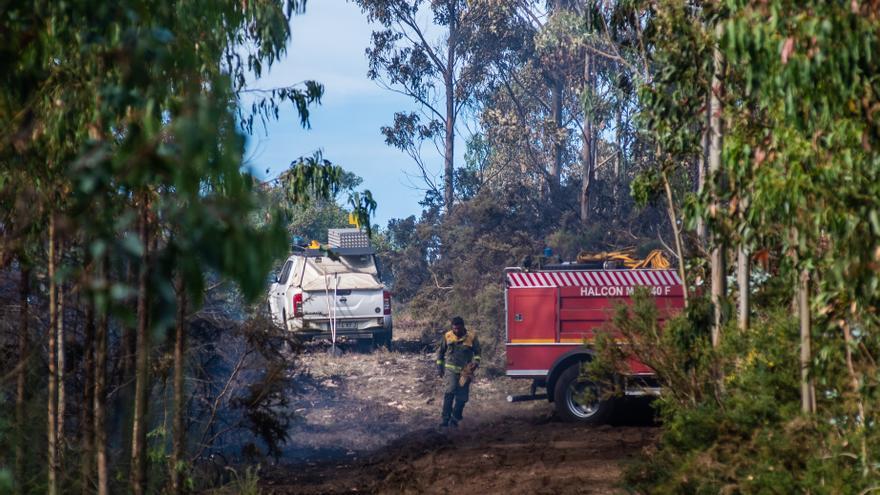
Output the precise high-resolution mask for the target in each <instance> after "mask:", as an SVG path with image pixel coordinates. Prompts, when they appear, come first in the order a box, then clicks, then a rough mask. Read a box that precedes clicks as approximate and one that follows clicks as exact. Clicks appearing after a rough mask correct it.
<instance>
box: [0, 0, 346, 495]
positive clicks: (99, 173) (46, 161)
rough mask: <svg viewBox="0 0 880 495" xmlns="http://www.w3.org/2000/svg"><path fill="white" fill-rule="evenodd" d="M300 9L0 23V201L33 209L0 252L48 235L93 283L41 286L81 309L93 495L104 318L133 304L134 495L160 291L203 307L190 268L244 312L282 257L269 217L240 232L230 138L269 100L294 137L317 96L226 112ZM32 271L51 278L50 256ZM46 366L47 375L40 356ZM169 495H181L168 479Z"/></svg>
mask: <svg viewBox="0 0 880 495" xmlns="http://www.w3.org/2000/svg"><path fill="white" fill-rule="evenodd" d="M301 10H302V4H301V3H300V2H298V1H297V0H280V1H278V0H257V1H251V2H238V1H223V2H214V3H212V4H211V5H210V6H209V8H205V6H204V5H202V4H199V3H197V2H174V3H172V2H161V3H155V2H149V3H148V2H143V1H138V0H130V1H123V2H115V3H102V2H84V3H58V2H36V3H35V4H29V5H19V4H14V5H11V6H10V7H9V8H7V9H4V11H3V13H2V14H0V55H2V56H0V63H2V64H3V67H2V70H0V73H2V75H0V78H2V81H3V84H2V90H0V124H2V129H3V130H2V131H0V187H2V189H3V195H2V196H3V197H22V198H23V197H26V196H29V197H31V198H32V201H30V204H29V205H28V208H27V210H28V211H27V214H25V215H22V216H21V217H20V221H19V222H18V223H16V225H17V226H19V224H24V225H22V226H20V228H16V229H9V228H7V226H8V225H10V224H4V228H3V231H2V234H3V235H2V243H0V246H2V248H0V249H2V251H0V254H3V255H5V254H6V253H7V247H14V246H16V245H19V244H28V245H31V246H33V245H37V244H39V243H40V242H42V241H43V240H35V239H33V238H30V237H27V235H26V232H30V231H41V230H44V229H45V226H46V225H47V224H48V225H49V226H51V230H52V233H51V234H50V235H49V239H48V245H49V246H50V250H54V249H55V248H54V246H55V242H54V241H55V237H56V233H57V234H58V235H61V236H62V238H64V239H65V240H66V246H70V247H74V246H73V244H72V243H73V242H74V241H78V244H77V245H76V246H75V247H76V248H77V249H76V250H74V249H70V250H69V251H71V252H79V253H88V259H90V260H92V261H93V263H92V264H90V266H91V265H94V269H91V270H86V269H84V268H83V267H77V266H76V265H77V263H73V265H74V266H71V267H65V270H63V272H62V273H59V274H58V275H56V274H54V273H53V276H51V277H50V278H49V281H50V287H54V286H55V284H56V283H57V282H58V281H60V280H61V277H62V276H66V277H69V278H70V279H71V280H77V284H78V286H80V287H82V288H83V289H84V291H85V293H86V294H87V295H88V297H89V298H90V299H91V300H92V301H93V303H94V306H95V317H96V319H97V327H96V332H95V339H94V340H95V349H94V353H95V360H94V364H93V366H94V367H95V370H94V373H95V379H94V391H95V393H94V404H93V405H87V406H93V407H94V422H95V455H96V464H95V469H96V471H97V485H96V487H95V489H96V491H97V492H99V493H108V492H109V491H110V490H111V484H112V483H113V482H112V480H111V479H110V466H108V463H109V462H111V460H110V458H109V456H108V453H107V441H108V439H107V437H106V423H105V422H106V420H107V414H108V411H107V409H106V396H107V390H106V378H107V377H106V373H107V365H108V363H107V358H108V353H107V349H108V330H109V322H110V320H113V319H116V320H118V321H124V320H126V319H127V318H128V316H129V315H131V313H132V311H131V306H132V303H133V302H135V301H136V303H137V310H136V313H137V323H138V324H137V374H136V376H137V379H136V382H137V383H136V394H135V396H136V398H135V407H134V410H135V414H134V427H133V431H132V441H131V453H130V454H131V455H130V459H131V466H130V469H129V470H128V471H129V485H130V490H131V491H132V492H133V493H144V492H145V491H146V490H147V486H148V481H147V477H146V476H147V472H148V471H147V463H148V459H147V455H146V453H147V450H146V448H147V436H146V433H147V430H148V429H149V428H150V422H149V409H148V407H147V404H148V402H149V394H150V390H151V377H150V371H149V370H150V357H151V356H150V354H151V350H152V348H153V344H152V341H153V340H154V336H155V335H157V334H159V333H161V332H162V330H164V329H166V328H168V327H169V326H170V325H172V324H173V322H174V319H175V311H174V307H175V299H176V298H175V291H174V281H175V280H179V281H180V283H179V285H178V288H179V289H180V291H181V292H183V293H185V294H186V296H187V299H188V300H189V301H190V304H191V306H192V307H198V305H199V304H200V302H201V299H202V294H203V289H204V286H205V272H206V271H213V272H215V273H219V274H220V275H222V276H226V277H229V278H231V279H232V280H234V281H235V282H237V283H238V284H239V286H240V288H241V290H242V292H243V294H244V295H245V296H247V297H251V298H252V297H254V296H256V295H257V294H259V293H260V292H261V291H262V289H263V284H264V279H265V277H264V274H265V273H266V272H268V270H269V268H270V266H271V263H272V262H273V258H274V257H275V256H276V255H279V254H280V253H283V252H284V251H285V250H286V242H285V238H286V235H285V233H284V228H283V224H282V222H281V220H280V216H277V217H276V218H275V219H273V220H272V221H271V222H269V223H263V224H259V225H258V224H256V223H254V222H252V221H251V216H252V214H253V213H254V212H255V211H256V210H257V208H258V205H259V201H258V198H257V193H258V189H257V187H256V181H255V179H254V177H252V176H251V174H250V173H249V172H248V171H247V170H246V169H243V167H242V153H243V148H244V138H243V136H242V135H241V134H240V131H239V129H240V128H243V129H244V130H249V129H250V128H251V126H252V125H253V121H254V119H261V118H274V117H275V116H276V115H277V112H278V110H279V108H280V106H281V105H283V104H284V103H292V104H293V106H294V107H295V108H296V110H297V111H298V113H299V114H300V117H301V119H302V120H301V121H302V123H304V124H305V123H307V121H308V120H307V119H308V106H309V105H310V104H312V103H315V102H317V101H319V99H320V96H321V87H320V85H318V84H316V83H307V84H305V85H304V86H302V87H296V86H293V87H287V88H276V89H275V90H270V91H269V92H268V93H264V94H260V95H258V98H257V99H256V100H254V103H253V104H252V106H251V107H250V108H247V107H242V106H241V95H242V94H243V92H245V91H248V88H247V87H246V86H245V84H244V81H246V79H247V78H246V75H247V74H248V72H251V73H254V74H256V75H257V76H259V74H260V73H261V72H262V70H263V68H264V67H265V66H269V65H271V64H272V63H273V62H275V61H276V60H277V59H278V58H279V57H280V56H282V55H283V53H284V51H285V49H286V43H287V41H288V39H289V37H290V35H291V33H290V27H289V26H290V23H289V21H290V17H291V16H292V15H293V14H294V13H296V12H301ZM318 167H319V165H314V166H313V168H318ZM312 175H313V176H314V175H315V174H312ZM15 177H23V178H24V179H26V180H11V179H12V178H15ZM330 180H331V182H332V180H333V178H332V177H330ZM359 204H363V202H360V203H359ZM19 209H20V208H19ZM16 211H17V210H16ZM48 259H49V262H50V264H52V265H53V266H52V271H53V272H54V271H55V267H54V260H55V259H56V256H55V253H54V252H52V253H50V254H49V256H48ZM119 261H123V262H125V263H128V264H130V266H132V267H134V268H135V271H136V273H137V278H138V282H137V284H136V285H135V286H131V285H129V282H128V281H127V280H125V279H121V280H120V279H119V278H118V277H114V275H113V270H112V269H111V266H112V265H111V263H117V262H119ZM132 294H134V295H135V297H134V301H133V298H132ZM52 307H53V308H54V305H52ZM56 320H57V317H56V318H53V319H52V322H51V323H50V327H52V328H54V327H55V325H57V323H56V322H55V321H56ZM53 341H55V339H50V340H49V342H50V343H51V342H53ZM49 362H50V366H54V365H53V363H55V362H56V359H50V360H49ZM56 376H57V370H52V372H51V373H50V376H49V381H50V382H52V383H57V382H55V380H57V378H56ZM55 396H56V395H55V394H54V393H50V394H49V398H48V404H49V410H48V415H47V416H48V420H49V421H48V424H49V426H48V438H49V441H48V448H49V452H50V455H49V458H48V462H47V466H48V469H47V475H48V485H47V487H48V492H49V493H58V492H59V490H63V491H68V487H69V486H70V485H71V483H72V482H71V481H70V480H69V479H68V478H66V477H65V476H64V473H61V472H60V471H59V467H58V463H57V450H58V449H59V448H63V447H62V446H60V445H59V441H58V439H57V438H54V433H55V432H56V428H57V426H56V427H53V425H55V424H57V419H58V416H57V414H58V413H57V402H55V401H56V400H57V399H56V398H55ZM176 399H177V401H178V402H179V401H180V400H181V397H179V396H178V397H177V398H176ZM179 406H180V404H178V407H179ZM110 412H111V413H112V411H110ZM178 426H179V425H178ZM178 433H180V432H178ZM176 438H177V437H176ZM179 444H180V442H178V445H177V447H178V448H177V449H176V451H177V453H176V456H175V459H176V460H177V461H179V460H180V457H181V456H180V453H179V448H180V445H179ZM117 467H119V468H122V467H123V465H122V464H121V463H119V464H118V465H117ZM177 468H178V467H177V466H172V471H175V470H177ZM123 471H124V470H123ZM84 478H86V476H84ZM16 482H17V483H19V484H20V483H21V480H16ZM174 488H175V489H177V490H179V489H180V483H179V480H178V482H177V483H176V486H175V487H174ZM119 489H120V490H121V489H122V488H121V487H120V488H119ZM114 490H115V489H114Z"/></svg>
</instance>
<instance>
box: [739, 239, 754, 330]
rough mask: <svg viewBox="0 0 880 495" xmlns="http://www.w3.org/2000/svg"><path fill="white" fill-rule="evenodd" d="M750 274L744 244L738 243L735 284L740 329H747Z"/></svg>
mask: <svg viewBox="0 0 880 495" xmlns="http://www.w3.org/2000/svg"><path fill="white" fill-rule="evenodd" d="M750 274H751V266H750V263H749V253H748V251H746V247H745V246H744V245H740V246H739V248H738V249H737V250H736V284H737V290H738V292H739V300H738V301H737V324H738V325H739V329H740V330H741V331H746V330H748V329H749V308H750V304H749V295H750V289H751V287H750V286H749V277H750Z"/></svg>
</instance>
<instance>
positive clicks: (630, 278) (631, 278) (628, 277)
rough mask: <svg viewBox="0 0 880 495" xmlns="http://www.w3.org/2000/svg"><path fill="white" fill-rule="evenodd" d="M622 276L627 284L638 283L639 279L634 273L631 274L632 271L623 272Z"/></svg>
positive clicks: (633, 284)
mask: <svg viewBox="0 0 880 495" xmlns="http://www.w3.org/2000/svg"><path fill="white" fill-rule="evenodd" d="M623 276H624V278H626V281H627V282H629V285H631V286H633V287H635V286H637V285H639V281H638V280H637V279H636V277H635V275H633V274H632V273H630V272H623Z"/></svg>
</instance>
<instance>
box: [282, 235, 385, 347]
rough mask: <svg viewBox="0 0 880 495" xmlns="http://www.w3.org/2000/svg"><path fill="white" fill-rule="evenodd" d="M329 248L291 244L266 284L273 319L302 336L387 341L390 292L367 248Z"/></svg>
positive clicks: (379, 343) (370, 251)
mask: <svg viewBox="0 0 880 495" xmlns="http://www.w3.org/2000/svg"><path fill="white" fill-rule="evenodd" d="M346 230H348V229H346ZM331 239H332V237H331ZM331 251H332V252H333V257H331V256H328V255H327V254H328V253H326V252H325V251H323V250H320V249H308V248H297V250H296V252H294V254H292V255H291V256H290V257H289V258H288V259H287V261H286V262H285V263H284V266H283V267H282V268H281V271H280V272H278V274H277V275H276V277H275V281H274V283H273V284H272V286H271V288H270V289H269V296H268V299H269V312H270V313H271V315H272V318H273V320H274V321H275V322H276V323H277V324H278V325H280V326H282V327H283V328H286V329H287V330H288V331H290V332H295V333H296V334H297V335H298V336H300V337H302V338H304V339H312V338H329V339H331V340H333V341H334V342H335V340H336V338H337V337H347V338H354V339H358V340H367V339H372V341H373V343H374V344H375V345H377V346H386V347H388V346H390V344H391V331H392V319H391V293H390V292H388V291H387V290H385V286H384V285H383V284H382V282H381V281H380V280H379V272H378V270H377V267H376V258H375V254H374V253H373V250H372V249H371V248H368V247H367V248H364V247H355V248H351V247H349V248H346V247H334V246H331ZM334 258H335V259H334Z"/></svg>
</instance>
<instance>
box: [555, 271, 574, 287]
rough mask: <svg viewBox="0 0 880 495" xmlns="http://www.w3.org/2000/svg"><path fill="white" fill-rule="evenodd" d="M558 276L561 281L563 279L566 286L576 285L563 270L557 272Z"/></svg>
mask: <svg viewBox="0 0 880 495" xmlns="http://www.w3.org/2000/svg"><path fill="white" fill-rule="evenodd" d="M559 278H561V279H562V281H563V283H564V284H565V286H566V287H570V286H572V285H577V284H575V283H574V281H573V280H572V279H571V278H570V277H569V276H568V273H565V272H559Z"/></svg>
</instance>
